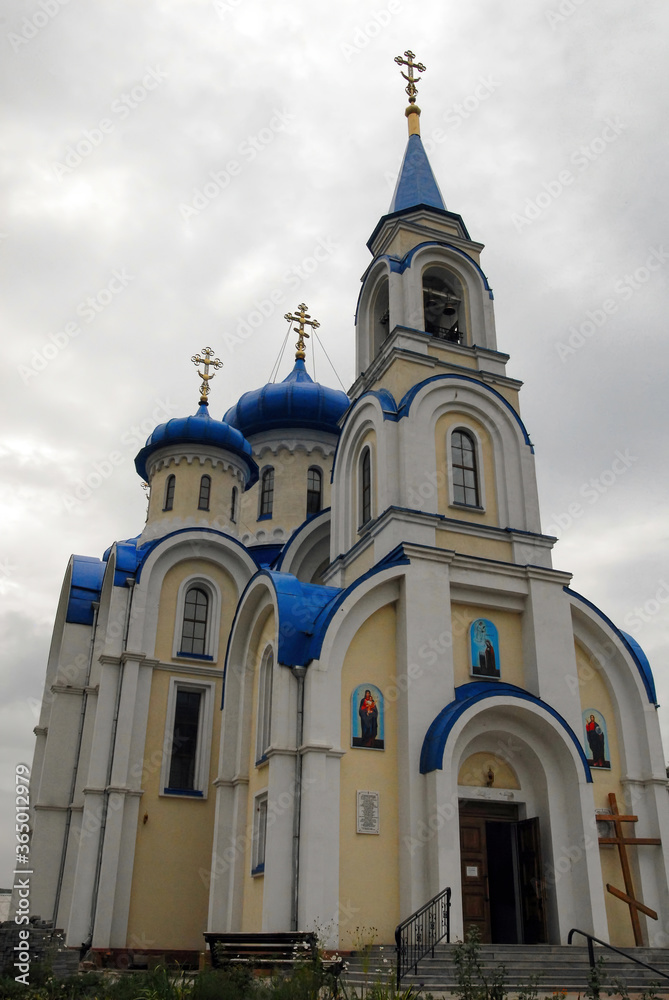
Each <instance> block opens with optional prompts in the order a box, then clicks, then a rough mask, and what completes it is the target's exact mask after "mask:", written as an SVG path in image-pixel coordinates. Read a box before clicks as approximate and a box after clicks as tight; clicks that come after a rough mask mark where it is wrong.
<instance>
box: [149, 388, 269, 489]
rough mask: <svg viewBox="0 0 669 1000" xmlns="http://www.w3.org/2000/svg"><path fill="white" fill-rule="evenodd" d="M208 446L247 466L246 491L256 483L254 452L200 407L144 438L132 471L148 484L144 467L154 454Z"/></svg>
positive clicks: (239, 435)
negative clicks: (176, 447)
mask: <svg viewBox="0 0 669 1000" xmlns="http://www.w3.org/2000/svg"><path fill="white" fill-rule="evenodd" d="M179 444H183V445H195V446H197V445H198V444H203V445H209V446H210V447H212V448H220V449H221V450H223V451H229V452H231V453H232V454H233V455H236V456H237V457H238V458H240V459H241V460H242V462H243V463H244V464H245V466H246V472H247V481H246V485H245V487H244V488H245V489H249V488H250V487H251V486H253V485H254V483H256V482H257V481H258V466H257V465H256V463H255V461H254V459H253V449H252V448H251V445H250V444H249V443H248V441H247V440H246V438H245V437H244V435H243V434H242V433H241V432H240V431H239V430H238V429H237V428H236V427H233V426H231V424H229V423H226V422H225V421H224V420H214V419H213V418H212V417H210V416H209V407H208V406H207V405H206V404H201V405H200V407H199V408H198V411H197V413H195V414H194V415H193V416H190V417H173V418H172V420H168V421H167V423H165V424H159V426H158V427H156V429H155V430H154V431H152V433H151V434H150V435H149V437H148V438H147V441H146V444H145V445H144V447H143V448H142V449H141V450H140V451H139V452H138V454H137V457H136V458H135V468H136V469H137V472H138V474H139V475H140V476H141V477H142V479H146V480H148V478H149V477H148V474H147V469H146V463H147V461H148V459H149V458H150V457H151V455H153V453H154V452H156V451H158V450H159V449H160V448H166V447H169V446H170V445H179Z"/></svg>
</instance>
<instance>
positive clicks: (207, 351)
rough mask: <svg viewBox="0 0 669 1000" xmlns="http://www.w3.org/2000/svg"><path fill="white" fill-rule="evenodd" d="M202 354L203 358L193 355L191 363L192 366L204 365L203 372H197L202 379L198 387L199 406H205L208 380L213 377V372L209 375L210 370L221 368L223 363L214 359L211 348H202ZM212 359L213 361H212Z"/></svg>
mask: <svg viewBox="0 0 669 1000" xmlns="http://www.w3.org/2000/svg"><path fill="white" fill-rule="evenodd" d="M202 353H203V354H204V357H203V358H201V357H200V355H199V354H194V355H193V357H192V358H191V361H192V362H193V364H194V365H204V371H203V372H198V375H199V376H200V378H201V379H202V385H201V387H200V406H202V405H204V406H207V405H208V404H207V396H208V395H209V380H210V379H212V378H213V377H214V375H215V372H212V373H211V375H210V374H209V369H210V368H222V367H223V362H222V361H219V359H218V358H214V352H213V351H212V349H211V347H203V348H202ZM212 358H213V360H212Z"/></svg>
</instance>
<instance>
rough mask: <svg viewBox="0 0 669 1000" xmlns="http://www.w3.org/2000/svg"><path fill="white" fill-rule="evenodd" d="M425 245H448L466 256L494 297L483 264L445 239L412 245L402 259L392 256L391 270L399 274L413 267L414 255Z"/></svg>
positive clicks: (454, 251)
mask: <svg viewBox="0 0 669 1000" xmlns="http://www.w3.org/2000/svg"><path fill="white" fill-rule="evenodd" d="M423 247H446V248H447V249H448V250H452V251H453V253H457V254H459V255H460V257H464V258H465V260H467V261H469V263H470V264H473V265H474V267H475V268H476V270H477V271H478V273H479V275H480V276H481V280H482V281H483V287H484V288H485V290H486V291H487V293H488V296H489V298H491V299H494V295H493V293H492V288H491V287H490V282H489V281H488V277H487V275H486V274H485V272H484V271H483V269H482V268H481V265H480V264H479V263H477V261H475V260H474V258H473V257H471V256H470V255H469V254H468V253H465V251H464V250H461V249H460V247H456V246H453V244H452V243H445V242H444V241H443V240H426V241H425V242H424V243H418V244H417V245H416V246H415V247H412V249H411V250H409V251H408V252H407V253H405V255H404V257H402V259H401V260H399V259H398V258H395V257H390V258H389V260H390V270H391V271H398V273H399V274H403V273H404V271H406V269H407V268H408V267H411V264H412V262H413V258H414V255H415V254H417V253H418V251H419V250H422V249H423ZM395 262H396V263H395Z"/></svg>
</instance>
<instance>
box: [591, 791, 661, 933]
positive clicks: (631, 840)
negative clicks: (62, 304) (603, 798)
mask: <svg viewBox="0 0 669 1000" xmlns="http://www.w3.org/2000/svg"><path fill="white" fill-rule="evenodd" d="M609 804H610V806H611V815H608V814H604V815H599V816H597V817H596V820H597V822H598V823H613V826H614V829H615V832H616V835H615V837H600V838H599V843H600V844H616V845H617V847H618V854H619V855H620V867H621V868H622V870H623V879H624V880H625V892H622V891H621V890H620V889H616V887H615V886H613V885H610V883H608V882H607V885H606V888H607V889H608V891H609V892H610V893H611V894H612V895H613V896H615V897H616V898H617V899H622V901H623V903H627V905H628V906H629V908H630V917H631V918H632V927H633V929H634V943H635V944H636V946H637V948H639V947H641V946H642V945H643V937H642V936H641V924H640V922H639V913H638V911H639V910H641V912H642V913H645V914H646V916H647V917H652V919H653V920H657V913H656V912H655V910H651V908H650V907H649V906H644V904H643V903H640V902H639V901H638V900H636V899H635V898H634V883H633V882H632V872H631V870H630V863H629V858H628V857H627V847H628V845H630V844H633V845H637V846H638V845H640V844H656V845H657V844H661V843H662V841H661V840H660V839H659V838H658V837H626V836H625V835H624V832H623V826H622V825H623V823H638V822H639V817H638V816H621V815H620V813H619V812H618V803H617V802H616V796H615V792H609Z"/></svg>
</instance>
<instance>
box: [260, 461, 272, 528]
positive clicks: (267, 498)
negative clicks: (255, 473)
mask: <svg viewBox="0 0 669 1000" xmlns="http://www.w3.org/2000/svg"><path fill="white" fill-rule="evenodd" d="M273 507H274V469H265V471H264V472H263V474H262V479H261V481H260V513H259V517H271V516H272V509H273Z"/></svg>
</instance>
